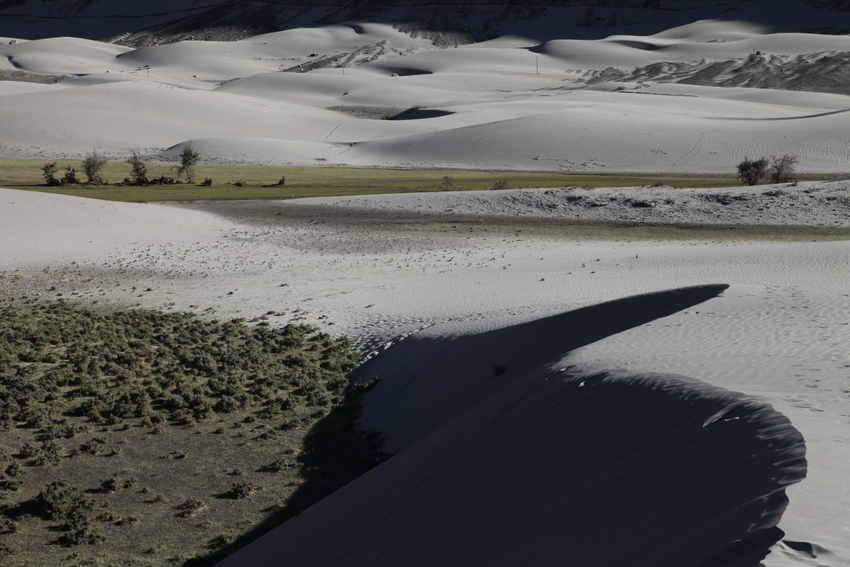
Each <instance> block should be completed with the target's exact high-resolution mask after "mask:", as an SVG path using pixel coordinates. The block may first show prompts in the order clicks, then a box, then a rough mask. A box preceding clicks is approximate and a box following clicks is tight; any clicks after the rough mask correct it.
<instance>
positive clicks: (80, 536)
mask: <svg viewBox="0 0 850 567" xmlns="http://www.w3.org/2000/svg"><path fill="white" fill-rule="evenodd" d="M58 541H59V544H60V545H63V546H65V547H73V546H75V545H99V544H101V543H103V542H104V541H106V537H105V536H104V535H103V534H102V533H100V530H98V529H97V528H95V527H92V526H90V525H86V526H82V527H80V528H76V529H73V530H69V531H68V532H67V533H63V534H62V535H60V536H59V540H58Z"/></svg>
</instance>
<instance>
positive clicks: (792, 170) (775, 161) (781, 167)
mask: <svg viewBox="0 0 850 567" xmlns="http://www.w3.org/2000/svg"><path fill="white" fill-rule="evenodd" d="M798 161H799V159H798V158H797V156H792V155H788V154H785V155H784V156H782V157H779V158H778V157H776V156H773V157H771V158H770V182H771V183H794V182H795V181H797V171H796V170H797V162H798Z"/></svg>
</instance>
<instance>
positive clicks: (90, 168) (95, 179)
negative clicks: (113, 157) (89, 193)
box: [82, 150, 106, 183]
mask: <svg viewBox="0 0 850 567" xmlns="http://www.w3.org/2000/svg"><path fill="white" fill-rule="evenodd" d="M104 165H106V157H104V155H103V154H101V153H99V152H98V151H97V150H92V151H91V153H90V154H86V157H85V158H83V164H82V168H83V173H85V174H86V177H88V182H89V183H103V179H101V178H100V170H102V169H103V166H104Z"/></svg>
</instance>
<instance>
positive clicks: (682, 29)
mask: <svg viewBox="0 0 850 567" xmlns="http://www.w3.org/2000/svg"><path fill="white" fill-rule="evenodd" d="M762 32H763V28H762V27H759V26H757V25H753V24H748V23H745V22H728V21H718V20H705V21H700V22H696V23H691V24H688V25H683V26H679V27H676V28H672V29H669V30H667V31H665V32H661V33H657V34H655V35H646V36H640V35H625V34H612V35H610V36H609V37H606V38H604V39H596V40H577V39H551V40H548V41H543V42H540V41H537V40H535V39H532V38H523V37H519V36H511V37H501V38H498V39H494V40H491V41H485V42H481V43H476V44H472V45H465V46H461V47H457V48H455V49H437V48H436V47H435V46H434V45H433V44H432V43H431V42H430V40H428V39H426V38H421V37H420V38H414V37H411V35H408V34H406V33H403V32H402V31H400V30H399V29H394V28H393V27H392V26H390V25H388V24H380V23H362V24H359V23H358V24H354V23H352V24H350V25H337V26H326V27H317V28H312V29H293V30H288V31H282V32H276V33H271V34H265V35H260V36H256V37H252V38H249V39H245V40H242V41H238V42H195V41H185V42H180V43H176V44H171V45H161V46H152V47H142V48H138V49H131V48H127V47H121V46H116V45H110V44H103V43H99V42H93V41H88V40H83V39H78V38H54V39H44V40H37V41H28V42H27V41H23V42H20V43H18V44H15V45H6V44H4V45H0V61H3V63H2V64H3V65H5V66H6V67H7V68H8V69H10V70H18V71H24V72H29V73H39V74H49V75H55V76H66V75H72V76H76V77H79V78H78V79H74V80H71V81H65V82H62V83H58V84H56V85H52V86H50V88H47V87H44V88H41V87H40V88H39V89H34V88H29V89H24V90H20V89H0V96H2V97H3V98H2V101H3V104H2V105H0V121H2V123H3V124H4V125H5V126H6V127H4V128H3V129H2V130H0V157H30V158H45V159H51V158H56V157H76V156H81V155H83V154H84V153H85V152H86V151H90V149H91V148H92V147H96V148H100V149H101V150H102V151H104V152H106V153H107V155H110V156H113V157H116V158H121V157H126V156H127V155H128V154H129V153H130V152H131V151H134V150H135V151H140V152H142V153H143V154H145V155H147V156H148V157H150V158H152V159H161V160H168V159H172V156H173V152H169V151H168V150H169V148H174V147H175V146H179V145H180V144H182V143H185V142H188V141H192V142H193V143H194V144H195V145H196V146H197V147H198V149H199V150H201V153H202V154H203V157H204V159H205V160H206V161H208V162H214V163H216V162H217V163H234V162H235V161H238V162H241V163H266V164H301V165H304V164H313V163H316V162H317V161H318V162H320V163H321V164H323V165H352V166H369V165H382V166H415V167H436V166H440V167H473V168H481V169H535V170H555V171H659V172H687V171H690V172H729V171H733V170H734V167H735V165H736V164H737V163H738V162H739V161H740V160H741V159H743V158H744V157H746V156H758V155H782V154H786V153H790V154H795V155H798V156H799V158H800V169H801V170H803V171H808V172H842V171H845V170H846V169H847V165H846V163H847V152H846V143H845V139H844V132H845V131H846V130H847V128H848V121H850V112H847V111H848V109H850V104H848V103H847V99H846V98H845V97H844V96H840V95H834V94H832V95H830V94H820V93H817V92H816V91H819V90H825V91H830V92H836V93H843V92H845V90H846V88H845V85H846V84H848V83H850V78H848V77H845V76H844V74H843V72H841V71H840V69H841V68H842V67H841V64H840V61H842V60H843V59H841V57H843V55H842V54H843V53H846V52H848V51H850V43H848V41H847V38H846V37H844V36H826V35H818V34H799V33H796V34H794V33H784V34H772V35H764V34H763V33H762ZM0 43H2V42H0ZM756 52H758V55H756ZM830 57H833V58H838V59H837V60H836V61H835V62H830V61H831V60H830ZM299 66H300V67H299ZM815 67H817V68H818V75H817V77H818V78H816V79H812V80H811V81H808V82H807V81H806V80H804V79H803V78H801V77H804V76H805V75H804V71H805V70H806V69H807V68H808V69H810V70H813V69H814V68H815ZM736 69H737V70H739V71H741V72H740V73H737V71H735V70H736ZM282 71H291V72H282ZM299 71H304V72H299ZM786 71H787V75H786V76H787V79H774V78H773V77H776V76H778V75H782V74H783V73H786ZM394 75H395V76H394ZM764 81H768V82H769V83H770V85H769V86H771V89H774V90H770V89H755V88H745V87H740V86H739V87H732V86H729V85H736V84H742V85H752V86H759V85H761V83H762V82H764ZM783 81H784V82H783ZM681 82H684V83H697V84H694V85H689V84H682V83H681ZM715 84H716V85H727V86H726V87H719V86H714V85H715ZM782 88H788V89H804V90H808V91H815V92H813V93H812V94H810V95H808V96H805V97H804V96H800V95H799V94H796V93H792V92H787V93H783V92H781V91H777V90H775V89H782ZM412 107H427V109H428V110H429V111H430V112H428V113H424V112H421V113H419V114H412V115H409V116H408V115H406V116H405V118H407V119H404V120H390V121H387V120H379V118H381V117H383V116H384V115H392V114H396V113H398V112H400V111H401V110H404V109H408V108H412ZM142 116H143V117H144V118H143V119H141V118H140V117H142ZM212 117H216V119H215V120H212V119H211V118H212ZM790 120H793V124H791V123H789V121H790ZM48 132H49V133H50V134H49V135H48ZM206 139H215V142H214V143H213V144H209V145H205V143H204V140H206ZM282 142H283V143H282ZM323 142H333V143H338V144H341V145H340V146H339V147H328V146H324V145H323ZM286 148H291V151H282V149H286ZM236 156H238V158H237V157H236Z"/></svg>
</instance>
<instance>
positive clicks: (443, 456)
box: [220, 286, 806, 567]
mask: <svg viewBox="0 0 850 567" xmlns="http://www.w3.org/2000/svg"><path fill="white" fill-rule="evenodd" d="M723 289H725V286H702V287H696V288H689V289H683V290H672V291H668V292H661V293H656V294H648V295H643V296H636V297H632V298H627V299H623V300H620V301H614V302H609V303H607V304H603V305H602V306H594V307H590V308H586V309H582V310H579V311H576V312H573V313H568V314H565V315H563V316H556V317H551V318H548V319H546V320H543V321H537V322H533V323H529V324H525V325H517V326H514V327H509V328H507V329H503V330H501V331H498V332H490V333H484V334H482V335H478V336H468V337H455V338H454V341H455V343H454V344H448V345H447V344H445V341H439V340H429V339H422V340H421V342H423V343H424V346H423V345H422V344H415V345H412V346H411V345H410V344H409V343H414V342H416V341H417V339H407V340H406V341H404V342H402V343H400V344H399V345H397V346H394V347H392V348H390V349H388V350H387V351H386V353H385V354H383V355H380V356H378V357H377V358H376V359H375V360H374V361H373V362H371V363H370V364H369V365H367V368H365V369H364V370H372V369H374V368H375V367H376V366H380V364H381V359H382V358H383V357H385V356H386V357H387V358H389V359H391V360H397V361H398V362H399V363H400V364H401V362H402V360H406V361H407V363H408V366H407V367H406V368H401V367H399V368H396V370H397V371H398V372H396V373H388V374H386V379H385V381H384V382H382V384H381V385H379V386H378V389H377V390H375V392H374V395H375V396H377V398H378V399H379V400H380V399H381V391H380V389H381V388H382V387H386V388H389V389H391V390H392V389H393V388H394V384H393V383H394V382H396V383H400V384H401V387H402V388H403V387H404V386H408V387H410V388H413V389H416V392H415V395H414V393H413V390H411V395H410V396H409V397H407V398H404V397H403V396H402V399H399V398H398V396H396V399H394V400H393V402H394V403H398V404H399V405H400V406H401V408H402V409H403V410H406V415H405V416H404V417H403V418H402V417H400V416H398V415H396V419H395V421H393V420H390V422H388V423H387V426H388V427H387V429H386V432H387V435H388V437H389V438H390V443H391V447H392V446H393V444H395V445H396V446H399V445H403V446H404V448H403V449H402V450H401V451H400V452H399V453H398V454H397V455H396V456H395V457H393V458H392V459H390V460H389V461H387V462H385V463H384V464H382V465H380V466H379V467H378V468H376V469H374V470H372V471H370V472H369V473H367V474H366V475H364V476H363V477H360V478H359V479H357V480H355V481H354V482H352V483H351V484H349V485H347V486H346V487H344V488H343V489H341V490H339V491H337V492H336V493H334V494H333V495H331V496H330V497H328V498H326V499H325V500H323V501H322V502H320V503H319V504H317V505H315V506H314V507H312V508H311V509H309V510H307V511H306V512H305V513H303V514H302V515H300V516H299V517H297V518H295V519H293V520H290V521H289V522H287V523H286V524H284V525H282V526H280V527H279V528H277V529H276V530H274V531H272V532H271V533H269V534H268V535H266V536H264V537H263V538H261V539H260V540H258V541H257V542H255V543H253V544H251V545H250V546H248V547H247V548H245V549H244V550H242V551H240V552H237V553H236V554H235V555H233V556H232V557H230V558H228V559H227V560H225V561H224V562H222V563H221V564H220V565H222V567H229V566H231V565H243V564H246V563H250V564H252V565H260V566H263V565H281V564H283V562H284V561H285V562H286V563H290V564H297V565H304V566H313V565H315V566H319V565H346V566H358V565H363V566H365V565H370V566H379V565H458V566H460V565H505V566H508V565H512V566H513V565H523V564H527V565H541V566H542V565H562V564H564V563H565V562H566V563H567V564H571V565H584V566H603V565H606V566H607V565H630V566H644V565H645V566H657V565H693V566H700V567H721V566H723V567H729V566H733V567H738V566H740V567H744V566H752V565H755V564H757V563H758V561H760V560H761V559H762V558H763V557H764V556H765V555H766V554H767V553H768V549H769V548H770V546H772V545H773V544H774V543H776V542H777V541H779V539H780V538H781V537H782V535H783V533H782V531H781V530H780V529H779V528H777V523H778V521H779V518H780V517H781V515H782V512H783V510H784V509H785V506H786V504H787V498H786V496H785V492H784V490H785V487H786V486H788V485H789V484H793V483H796V482H799V481H800V480H802V479H803V478H804V477H805V474H806V460H805V443H804V441H803V437H802V435H800V433H799V432H798V431H797V430H796V429H795V428H794V427H793V426H792V425H791V423H790V421H789V420H788V419H787V418H786V417H785V416H783V415H781V414H780V413H778V412H776V411H774V410H773V408H771V407H770V405H768V404H766V403H764V402H762V401H759V400H757V399H755V398H753V397H750V396H746V395H743V394H739V393H736V392H731V391H728V390H724V389H721V388H717V387H714V386H710V385H708V384H706V383H703V382H699V381H697V380H693V379H689V378H685V377H682V376H674V375H661V374H654V373H633V372H626V371H589V370H584V369H582V368H580V367H571V368H558V367H557V366H558V365H557V364H554V363H555V362H557V360H558V358H559V357H560V356H561V355H563V354H565V353H566V351H567V350H569V349H571V348H574V347H575V346H578V345H580V344H586V342H588V341H589V342H592V341H594V340H596V339H597V338H601V337H602V336H607V335H610V334H612V333H616V332H618V331H620V330H622V328H623V326H624V325H625V326H629V325H637V324H641V323H642V322H645V321H647V320H651V319H654V318H657V317H660V316H663V315H664V314H665V313H669V312H673V311H676V310H678V309H681V308H683V306H690V305H694V304H696V303H699V302H701V301H703V300H705V299H707V298H709V297H713V296H715V295H717V294H718V293H720V292H721V291H722V290H723ZM531 327H535V328H534V329H532V328H531ZM541 327H546V329H543V328H541ZM546 330H548V331H549V332H548V333H547V332H544V331H546ZM429 347H430V348H429ZM499 350H501V354H502V355H504V356H505V357H506V358H507V359H509V360H510V362H508V363H507V364H506V367H507V370H506V371H505V372H504V373H503V374H501V375H499V376H493V374H492V373H487V372H486V371H485V370H486V369H485V368H482V369H480V370H479V372H478V373H477V375H476V374H475V373H474V372H472V370H471V366H473V362H470V361H475V362H481V363H482V365H484V366H486V363H490V362H491V361H492V360H493V356H494V354H495V353H494V351H496V352H498V351H499ZM393 351H398V352H397V353H394V352H393ZM411 351H416V352H419V353H420V354H421V357H413V358H411V357H409V356H407V355H409V353H410V352H411ZM398 353H401V355H400V356H399V354H398ZM429 358H430V359H432V360H433V363H432V365H431V366H426V367H425V369H424V370H422V366H421V365H420V364H419V363H420V362H422V361H423V360H426V359H429ZM402 366H403V365H402ZM437 369H439V370H441V371H442V376H441V377H440V378H438V377H437V376H435V375H434V372H436V370H437ZM384 370H386V368H385V369H384ZM404 370H406V372H405V371H404ZM430 371H434V372H430ZM470 382H477V384H474V385H473V386H474V387H471V386H470ZM458 383H460V385H457V384H458ZM464 389H465V390H466V391H463V390H464ZM473 392H474V393H473ZM391 397H392V396H391ZM384 398H386V396H384ZM440 401H442V402H446V403H447V405H448V406H449V408H448V409H445V408H443V407H442V406H441V404H440V403H439V402H440ZM417 404H418V407H417ZM376 406H377V407H376ZM417 409H418V410H420V411H419V412H417V411H416V410H417ZM387 411H388V407H387V406H384V405H381V404H380V401H375V400H374V399H370V400H368V401H367V404H366V417H365V418H364V420H363V422H364V423H368V424H370V425H374V424H375V423H376V422H380V418H378V419H376V418H375V414H378V415H380V414H381V413H382V412H387ZM440 412H443V413H442V417H443V418H444V419H443V420H442V422H440V423H436V422H435V421H434V420H433V419H430V417H431V415H432V414H434V413H437V414H439V413H440ZM370 413H371V414H372V417H371V419H370V417H369V415H370ZM405 420H406V421H405ZM437 421H441V420H437ZM402 422H403V423H402ZM417 426H419V432H420V434H421V435H422V436H421V437H420V438H412V437H416V436H415V435H413V436H408V437H407V438H405V437H404V433H405V431H407V430H408V429H414V430H415V429H416V428H417ZM399 439H401V441H399ZM615 542H616V543H615ZM284 558H285V559H284Z"/></svg>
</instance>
